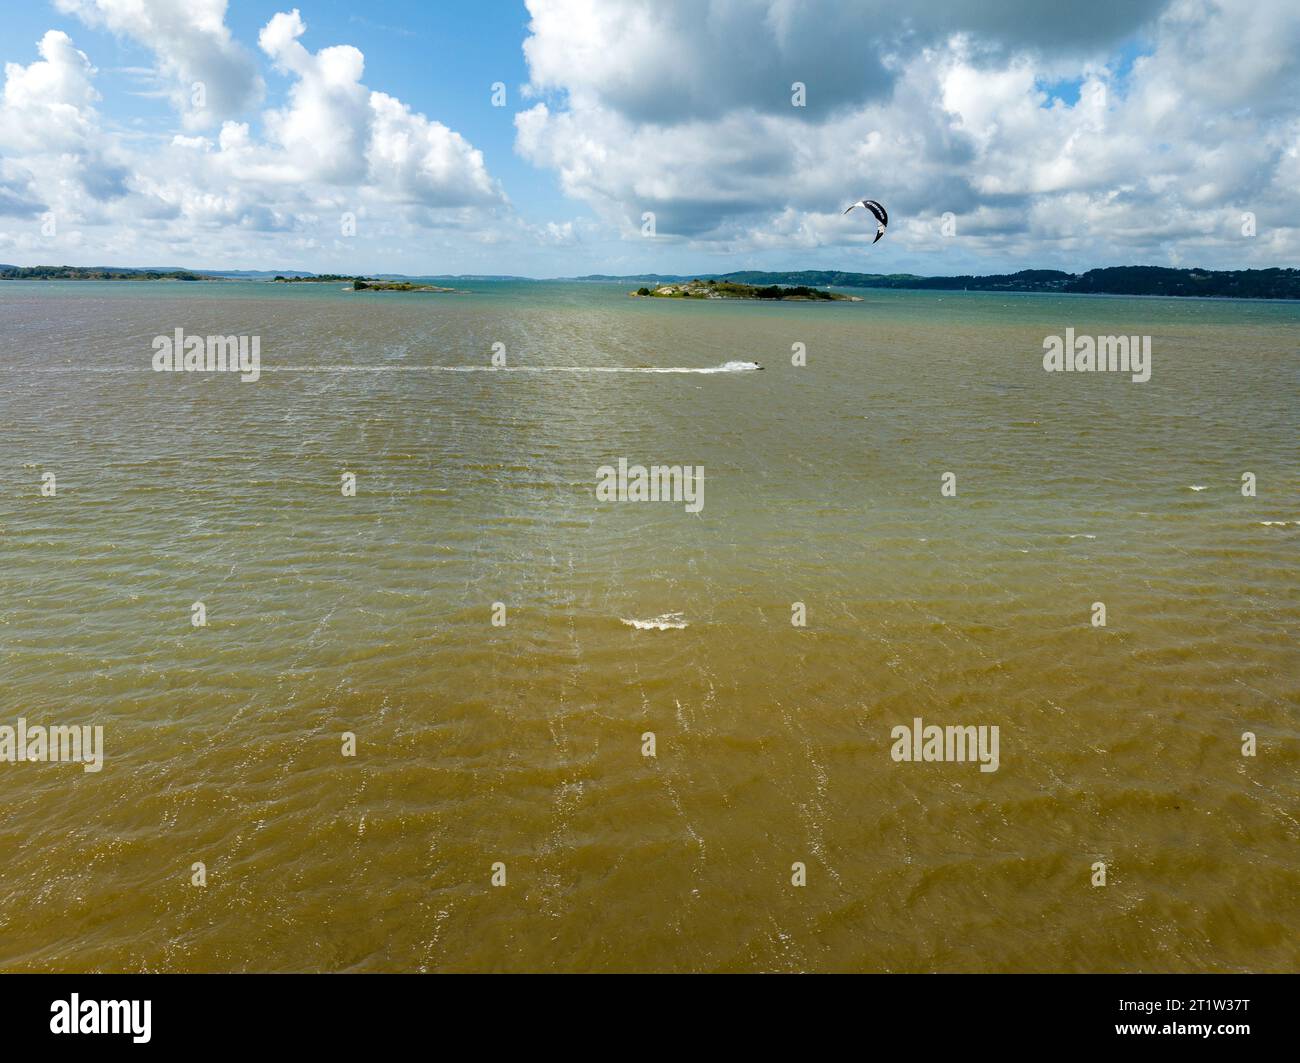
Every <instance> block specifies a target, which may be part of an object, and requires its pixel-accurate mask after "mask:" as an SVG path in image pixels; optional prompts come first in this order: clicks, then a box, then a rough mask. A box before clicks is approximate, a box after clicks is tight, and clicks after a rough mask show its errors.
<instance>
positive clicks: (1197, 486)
mask: <svg viewBox="0 0 1300 1063" xmlns="http://www.w3.org/2000/svg"><path fill="white" fill-rule="evenodd" d="M1187 490H1189V491H1204V490H1206V487H1205V485H1204V484H1188V485H1187Z"/></svg>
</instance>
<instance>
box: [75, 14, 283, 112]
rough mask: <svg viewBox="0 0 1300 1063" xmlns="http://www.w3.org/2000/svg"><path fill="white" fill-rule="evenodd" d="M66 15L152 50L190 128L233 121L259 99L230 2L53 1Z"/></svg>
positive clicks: (257, 80) (256, 78) (170, 94)
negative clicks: (230, 18) (229, 23)
mask: <svg viewBox="0 0 1300 1063" xmlns="http://www.w3.org/2000/svg"><path fill="white" fill-rule="evenodd" d="M54 3H55V7H56V8H58V9H59V10H60V11H62V12H64V13H65V14H71V15H76V16H77V17H78V18H79V19H81V20H82V21H83V22H85V23H86V24H87V25H89V26H96V27H101V26H102V27H104V28H107V29H109V30H111V31H112V32H113V33H117V34H120V35H122V36H124V37H129V38H130V39H131V40H133V41H135V42H136V43H138V44H141V45H143V46H144V47H145V48H148V49H149V50H150V51H151V52H152V53H153V55H154V59H155V62H156V63H157V70H156V73H157V76H158V78H159V80H160V81H161V83H162V84H163V86H164V88H165V91H166V93H167V95H168V97H169V98H170V99H171V101H172V103H173V105H174V106H175V107H176V109H177V111H178V112H179V113H180V115H181V117H182V120H183V121H184V124H185V126H186V128H189V129H203V128H207V127H209V126H211V125H213V124H214V123H216V122H219V121H221V120H223V119H226V118H232V117H235V116H237V115H239V114H240V113H241V112H243V111H245V110H247V109H248V108H250V107H252V106H254V105H255V104H256V103H257V101H258V100H259V99H260V98H261V94H262V81H261V78H260V77H259V76H258V73H257V69H256V67H255V66H254V64H253V60H252V57H251V56H249V54H248V53H247V51H245V50H244V49H243V48H242V47H240V46H239V44H238V43H236V42H235V40H234V39H233V38H232V37H231V34H230V30H229V29H228V28H227V27H226V23H225V18H226V0H184V2H182V3H176V2H175V0H54Z"/></svg>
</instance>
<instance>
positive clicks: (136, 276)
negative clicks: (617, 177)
mask: <svg viewBox="0 0 1300 1063" xmlns="http://www.w3.org/2000/svg"><path fill="white" fill-rule="evenodd" d="M701 278H707V279H710V280H712V282H713V284H714V285H717V286H725V287H730V288H734V289H744V288H752V289H760V288H761V289H765V290H767V291H771V290H772V289H775V288H801V289H818V290H822V291H826V290H829V289H832V288H851V289H856V290H859V291H862V290H871V289H886V290H894V291H939V292H960V291H976V292H1014V293H1038V294H1054V295H1131V296H1156V297H1171V298H1211V299H1213V298H1217V299H1249V300H1281V301H1294V300H1300V269H1293V268H1282V267H1274V268H1269V269H1247V270H1205V269H1191V268H1189V269H1174V268H1170V267H1165V266H1108V267H1104V268H1101V269H1093V270H1088V271H1087V272H1085V273H1079V274H1075V273H1065V272H1062V271H1059V270H1021V271H1019V272H1017V273H998V274H969V275H958V276H945V277H927V276H920V275H917V274H911V273H893V274H879V273H848V272H842V271H836V270H797V271H787V272H765V271H758V270H742V271H737V272H732V273H724V274H713V273H698V274H695V275H694V276H693V277H692V276H687V275H666V274H628V275H624V276H615V275H609V274H588V275H586V276H581V277H553V278H533V277H514V276H494V275H473V274H459V275H451V274H438V275H427V276H422V277H412V276H406V275H402V274H380V275H371V276H361V275H357V274H332V273H326V274H314V273H305V272H302V271H293V270H290V271H288V272H280V273H273V272H270V271H267V272H258V271H250V270H230V271H225V272H223V271H220V270H189V269H150V268H140V269H137V268H132V267H116V266H11V265H0V280H10V281H21V280H45V281H55V280H91V281H178V282H185V283H195V282H211V281H231V280H244V281H252V282H266V283H282V284H303V283H305V284H327V283H353V282H356V281H360V282H362V283H364V284H366V285H367V286H368V287H369V288H371V289H373V290H379V291H456V290H463V289H447V288H442V287H440V286H439V285H437V284H434V283H432V282H433V281H444V280H452V281H459V282H466V281H468V282H474V281H480V282H482V281H491V282H515V283H532V284H545V283H556V282H568V283H606V284H622V285H627V284H633V285H642V286H645V285H653V286H654V287H655V288H662V287H668V288H682V287H686V286H689V285H691V284H699V283H701V280H700V279H701ZM358 290H365V289H358ZM727 297H730V298H736V297H738V296H735V295H731V296H727ZM768 298H777V297H776V296H768ZM780 298H782V299H783V300H785V299H790V298H792V296H782V297H780ZM811 298H814V299H821V298H822V296H812V297H811Z"/></svg>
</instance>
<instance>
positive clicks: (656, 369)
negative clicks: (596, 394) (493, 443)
mask: <svg viewBox="0 0 1300 1063" xmlns="http://www.w3.org/2000/svg"><path fill="white" fill-rule="evenodd" d="M762 368H763V367H762V366H761V365H759V364H758V363H757V362H740V361H735V362H725V363H723V364H722V365H715V366H709V367H705V368H697V367H692V366H685V365H674V366H650V365H635V366H632V365H629V366H619V365H500V366H498V365H277V366H263V367H262V372H263V373H750V372H753V371H754V370H756V369H762Z"/></svg>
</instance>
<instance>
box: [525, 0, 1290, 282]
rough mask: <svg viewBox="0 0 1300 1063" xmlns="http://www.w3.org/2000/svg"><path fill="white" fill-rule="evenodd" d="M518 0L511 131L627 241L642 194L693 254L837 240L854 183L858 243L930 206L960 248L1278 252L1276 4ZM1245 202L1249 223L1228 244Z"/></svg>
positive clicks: (1280, 163)
mask: <svg viewBox="0 0 1300 1063" xmlns="http://www.w3.org/2000/svg"><path fill="white" fill-rule="evenodd" d="M528 6H529V10H530V12H531V13H532V16H533V18H532V22H531V24H530V33H531V36H530V37H529V39H528V41H527V42H526V44H525V54H526V55H527V58H528V61H529V68H530V74H531V84H530V91H531V92H532V93H533V94H534V95H535V96H537V97H540V98H541V102H539V103H537V104H535V105H534V106H532V107H531V108H529V109H528V110H526V111H524V112H522V113H521V114H519V115H518V116H517V117H516V147H517V150H518V151H519V152H520V154H521V155H523V156H524V157H525V158H526V159H528V160H529V161H531V162H533V163H534V164H535V165H538V166H541V167H546V168H548V169H551V170H553V171H554V172H555V173H556V174H557V175H558V178H559V180H560V182H561V185H562V187H563V189H564V190H565V191H566V193H568V194H569V195H571V196H574V197H576V198H578V199H581V200H583V201H585V202H586V203H588V204H589V205H590V206H591V207H592V208H593V209H594V210H595V211H596V213H597V214H598V216H600V217H601V218H603V219H605V221H606V222H607V223H608V224H609V225H611V226H612V227H614V228H616V229H617V230H618V231H619V232H621V233H622V234H623V235H624V236H625V237H627V238H629V239H640V225H641V217H642V214H643V212H645V211H652V212H654V214H655V216H656V228H657V232H658V233H659V239H660V240H661V241H663V240H667V241H673V240H677V241H679V242H680V241H686V242H690V243H693V244H695V245H696V246H697V247H698V248H699V249H701V250H720V249H725V250H728V251H746V250H769V249H771V250H779V249H781V248H787V249H812V248H817V247H822V246H827V245H847V246H853V245H861V244H864V243H866V242H867V241H869V239H870V237H871V236H872V235H874V234H873V233H872V232H869V231H868V230H867V229H864V228H863V227H862V226H861V225H856V226H855V225H851V224H850V223H849V222H847V221H845V220H842V219H841V218H840V217H839V210H840V209H841V208H842V207H843V205H844V204H846V203H848V202H849V201H851V200H852V199H854V198H856V197H859V196H862V195H868V194H869V195H872V196H875V197H876V198H879V199H882V200H884V201H885V202H886V203H887V204H888V205H889V206H890V207H891V212H892V213H893V225H892V226H891V232H890V238H889V239H890V247H889V248H886V249H884V251H883V252H882V251H879V250H877V251H874V252H873V255H874V256H875V257H876V258H880V257H882V255H888V254H890V253H892V252H893V251H894V250H895V249H897V250H898V251H906V250H908V249H914V250H917V251H931V250H935V249H936V248H940V247H942V246H943V245H942V243H941V242H940V241H938V240H936V234H937V232H938V226H939V222H940V218H941V216H942V215H943V213H944V212H946V211H951V212H953V214H954V215H956V217H957V232H958V235H959V237H960V239H961V241H962V247H963V248H964V249H966V250H970V251H973V252H975V253H977V254H979V255H982V256H1002V257H1005V258H1008V259H1019V260H1020V261H1021V262H1023V263H1024V264H1027V265H1028V264H1034V265H1037V264H1047V262H1049V261H1050V262H1053V263H1057V262H1063V261H1065V260H1066V259H1068V260H1070V261H1071V262H1073V263H1077V264H1082V265H1094V264H1097V263H1098V261H1115V260H1127V261H1133V260H1135V259H1137V260H1152V259H1159V258H1162V257H1165V256H1166V255H1169V254H1173V253H1176V249H1174V248H1173V246H1172V245H1173V244H1175V243H1178V244H1180V245H1182V249H1183V250H1184V251H1186V250H1188V249H1191V250H1193V251H1194V252H1195V253H1200V254H1204V255H1209V256H1210V257H1211V258H1213V257H1214V256H1215V255H1216V254H1219V253H1222V254H1223V255H1224V256H1225V257H1233V256H1237V257H1243V256H1244V257H1246V258H1249V257H1251V256H1255V257H1258V258H1260V259H1262V260H1265V261H1267V263H1268V264H1275V263H1276V261H1277V256H1278V249H1279V248H1280V247H1281V248H1285V249H1287V252H1288V253H1289V255H1290V256H1291V257H1294V256H1295V255H1296V254H1297V253H1300V229H1297V228H1296V222H1295V221H1294V219H1295V217H1296V215H1297V209H1298V208H1300V189H1297V187H1296V183H1295V181H1294V180H1293V177H1294V174H1295V172H1296V169H1297V145H1298V144H1300V140H1298V138H1297V131H1298V130H1300V123H1298V122H1297V119H1296V106H1295V101H1296V99H1297V97H1298V96H1300V92H1298V91H1297V90H1298V89H1300V80H1298V78H1297V73H1298V71H1300V65H1298V62H1297V58H1296V57H1297V55H1300V10H1297V9H1296V7H1295V5H1294V3H1293V2H1291V0H1220V2H1211V0H1173V2H1172V3H1170V4H1168V5H1167V6H1166V7H1165V10H1163V11H1162V12H1161V13H1160V14H1159V16H1158V17H1157V18H1156V19H1155V20H1154V21H1152V20H1151V16H1152V15H1153V14H1154V13H1155V10H1156V8H1158V7H1161V6H1165V5H1151V4H1132V5H1124V4H1114V3H1098V4H1094V5H1090V14H1089V16H1088V17H1087V18H1086V19H1081V17H1080V16H1078V14H1077V13H1070V12H1059V11H1058V10H1057V6H1048V5H1037V4H1026V3H1015V2H1010V0H1008V2H1004V3H997V2H991V3H987V4H982V5H970V4H955V3H954V2H952V0H931V2H928V3H917V4H912V5H907V6H905V7H903V6H899V5H894V4H889V5H886V4H883V3H874V2H872V3H863V2H854V0H812V2H810V3H809V4H800V5H798V6H797V9H796V8H795V7H792V6H791V5H790V4H789V3H786V2H785V0H763V2H757V3H753V4H748V5H745V4H736V3H734V2H731V0H698V2H694V3H690V4H686V3H678V2H674V0H658V2H655V3H653V4H650V3H648V2H642V0H624V2H622V3H609V2H606V0H602V2H599V3H596V2H595V0H528ZM810 27H812V28H811V29H810ZM1140 27H1144V29H1143V34H1142V40H1143V42H1144V46H1143V51H1144V52H1145V53H1146V54H1145V55H1143V56H1141V57H1139V58H1138V59H1137V61H1136V62H1135V63H1134V64H1133V68H1132V70H1131V72H1125V73H1124V74H1123V76H1121V75H1120V74H1119V73H1117V69H1116V63H1115V62H1114V58H1113V55H1111V53H1113V52H1114V51H1115V49H1116V48H1117V47H1118V45H1119V44H1120V42H1121V41H1122V40H1124V39H1125V38H1126V36H1127V35H1128V34H1130V33H1132V32H1133V31H1134V30H1136V29H1138V28H1140ZM1108 59H1109V65H1107V63H1108ZM792 79H794V80H800V81H803V82H804V83H805V84H806V86H807V97H808V101H809V106H808V107H806V108H797V107H793V106H791V101H790V98H789V90H790V82H791V80H792ZM1057 81H1075V82H1077V83H1078V85H1079V91H1078V99H1077V101H1075V102H1071V103H1067V102H1065V101H1063V100H1062V99H1059V98H1053V97H1051V96H1049V94H1048V92H1047V91H1046V89H1045V85H1047V84H1051V83H1054V82H1057ZM818 100H821V101H823V102H824V105H823V106H820V107H815V106H813V103H814V101H818ZM1246 210H1255V211H1258V212H1259V213H1260V220H1261V229H1263V228H1264V227H1265V215H1267V227H1268V229H1269V235H1268V239H1267V240H1265V239H1261V240H1258V241H1257V242H1255V243H1253V244H1249V245H1246V244H1243V242H1242V238H1241V234H1240V228H1239V219H1240V215H1241V213H1242V212H1243V211H1246ZM868 228H869V227H868ZM883 246H884V245H878V247H883ZM1026 258H1027V259H1028V260H1029V261H1027V262H1026V261H1025V259H1026Z"/></svg>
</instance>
